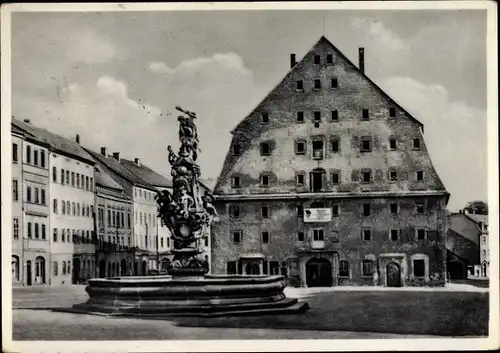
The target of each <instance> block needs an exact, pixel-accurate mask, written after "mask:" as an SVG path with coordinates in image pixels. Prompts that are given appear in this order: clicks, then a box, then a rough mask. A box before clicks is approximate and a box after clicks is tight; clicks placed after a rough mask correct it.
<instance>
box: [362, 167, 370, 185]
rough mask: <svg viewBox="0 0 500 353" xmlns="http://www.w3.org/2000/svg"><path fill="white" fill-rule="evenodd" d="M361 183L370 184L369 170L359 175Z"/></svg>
mask: <svg viewBox="0 0 500 353" xmlns="http://www.w3.org/2000/svg"><path fill="white" fill-rule="evenodd" d="M361 181H362V182H363V183H364V184H368V183H371V181H372V171H371V170H363V172H362V173H361Z"/></svg>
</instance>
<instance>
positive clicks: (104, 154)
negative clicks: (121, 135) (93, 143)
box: [101, 147, 108, 157]
mask: <svg viewBox="0 0 500 353" xmlns="http://www.w3.org/2000/svg"><path fill="white" fill-rule="evenodd" d="M101 155H103V156H104V157H107V156H108V153H107V151H106V147H101Z"/></svg>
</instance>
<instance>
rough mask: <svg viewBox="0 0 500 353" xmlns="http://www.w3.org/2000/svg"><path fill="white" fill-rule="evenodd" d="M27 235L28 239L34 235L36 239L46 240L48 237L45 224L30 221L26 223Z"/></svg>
mask: <svg viewBox="0 0 500 353" xmlns="http://www.w3.org/2000/svg"><path fill="white" fill-rule="evenodd" d="M26 236H27V237H28V239H33V237H34V238H35V239H42V240H45V239H46V238H47V234H46V226H45V224H41V223H36V222H35V223H32V222H28V223H27V224H26Z"/></svg>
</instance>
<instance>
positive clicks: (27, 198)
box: [26, 186, 31, 202]
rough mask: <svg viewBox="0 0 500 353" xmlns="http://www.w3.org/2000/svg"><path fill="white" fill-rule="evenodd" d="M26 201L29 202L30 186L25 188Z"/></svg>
mask: <svg viewBox="0 0 500 353" xmlns="http://www.w3.org/2000/svg"><path fill="white" fill-rule="evenodd" d="M26 201H28V202H31V186H28V187H27V188H26Z"/></svg>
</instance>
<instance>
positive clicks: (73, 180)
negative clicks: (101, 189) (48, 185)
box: [52, 167, 94, 191]
mask: <svg viewBox="0 0 500 353" xmlns="http://www.w3.org/2000/svg"><path fill="white" fill-rule="evenodd" d="M57 175H58V173H57V167H52V181H53V182H54V183H57V182H59V183H61V185H69V186H72V187H76V188H78V189H84V190H87V191H93V190H94V178H92V177H89V176H87V175H83V174H80V173H75V172H71V171H69V170H64V169H61V176H60V178H59V181H58V179H57Z"/></svg>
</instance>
